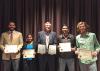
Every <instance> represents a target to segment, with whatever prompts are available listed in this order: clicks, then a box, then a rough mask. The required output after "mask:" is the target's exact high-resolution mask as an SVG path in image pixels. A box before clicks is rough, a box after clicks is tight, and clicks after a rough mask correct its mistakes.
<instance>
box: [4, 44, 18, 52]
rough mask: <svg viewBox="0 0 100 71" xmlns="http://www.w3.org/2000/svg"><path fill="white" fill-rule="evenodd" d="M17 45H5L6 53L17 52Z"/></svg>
mask: <svg viewBox="0 0 100 71" xmlns="http://www.w3.org/2000/svg"><path fill="white" fill-rule="evenodd" d="M17 52H18V48H17V45H5V49H4V53H17Z"/></svg>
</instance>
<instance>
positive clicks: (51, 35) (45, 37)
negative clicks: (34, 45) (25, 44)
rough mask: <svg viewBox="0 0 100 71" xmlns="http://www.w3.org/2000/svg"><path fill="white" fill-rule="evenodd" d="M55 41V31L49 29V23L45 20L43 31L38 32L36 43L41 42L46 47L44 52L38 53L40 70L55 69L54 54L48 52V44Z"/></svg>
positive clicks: (53, 70) (50, 70)
mask: <svg viewBox="0 0 100 71" xmlns="http://www.w3.org/2000/svg"><path fill="white" fill-rule="evenodd" d="M56 43H57V40H56V33H55V32H53V31H51V23H50V22H46V23H45V24H44V31H40V32H39V33H38V44H43V45H45V46H46V47H45V48H46V53H45V54H39V56H38V60H39V67H40V68H39V69H40V71H46V69H47V68H48V70H49V71H55V55H50V54H48V49H49V45H54V44H56Z"/></svg>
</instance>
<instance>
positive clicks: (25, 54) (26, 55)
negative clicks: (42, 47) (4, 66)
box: [22, 49, 35, 58]
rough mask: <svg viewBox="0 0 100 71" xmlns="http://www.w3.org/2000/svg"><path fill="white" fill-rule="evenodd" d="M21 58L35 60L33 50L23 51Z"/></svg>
mask: <svg viewBox="0 0 100 71" xmlns="http://www.w3.org/2000/svg"><path fill="white" fill-rule="evenodd" d="M22 54H23V58H35V50H34V49H26V50H23V53H22Z"/></svg>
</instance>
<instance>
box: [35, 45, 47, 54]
mask: <svg viewBox="0 0 100 71" xmlns="http://www.w3.org/2000/svg"><path fill="white" fill-rule="evenodd" d="M37 53H40V54H45V53H46V47H45V45H42V44H38V51H37Z"/></svg>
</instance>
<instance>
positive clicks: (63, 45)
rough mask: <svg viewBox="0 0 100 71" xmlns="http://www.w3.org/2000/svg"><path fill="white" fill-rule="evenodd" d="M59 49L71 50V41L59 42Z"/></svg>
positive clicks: (61, 50)
mask: <svg viewBox="0 0 100 71" xmlns="http://www.w3.org/2000/svg"><path fill="white" fill-rule="evenodd" d="M59 47H60V48H59V51H60V52H71V43H70V42H67V43H59Z"/></svg>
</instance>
